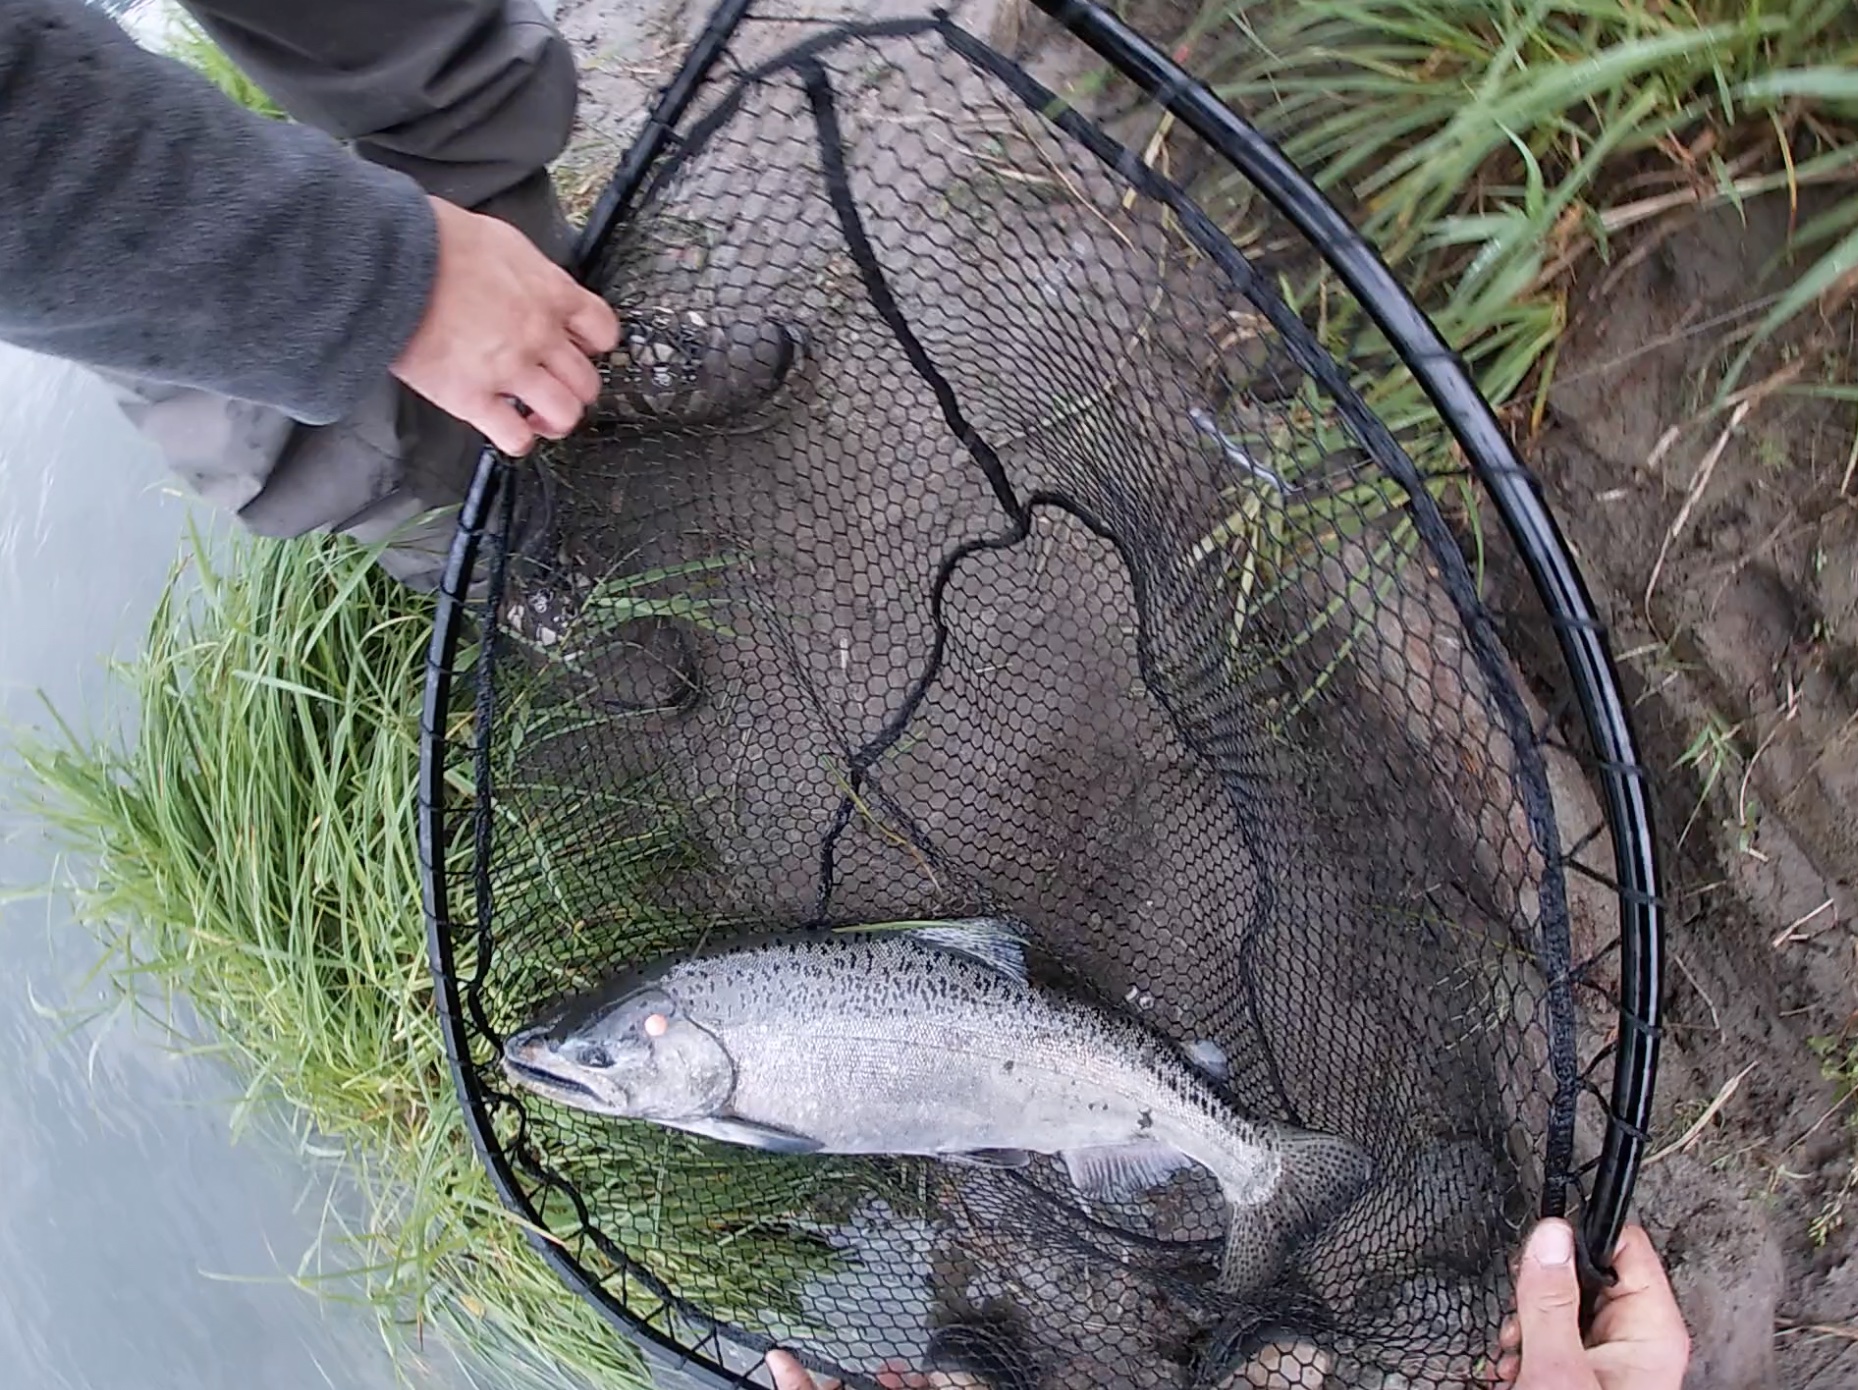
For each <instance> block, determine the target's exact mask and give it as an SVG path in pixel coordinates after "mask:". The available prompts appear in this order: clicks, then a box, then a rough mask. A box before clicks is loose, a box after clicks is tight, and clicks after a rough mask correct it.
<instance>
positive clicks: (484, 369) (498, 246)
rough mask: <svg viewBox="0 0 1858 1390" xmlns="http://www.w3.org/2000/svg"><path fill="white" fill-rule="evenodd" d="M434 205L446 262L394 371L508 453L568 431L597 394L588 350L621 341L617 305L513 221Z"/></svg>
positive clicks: (593, 351)
mask: <svg viewBox="0 0 1858 1390" xmlns="http://www.w3.org/2000/svg"><path fill="white" fill-rule="evenodd" d="M431 202H432V213H433V216H434V217H435V218H436V219H437V220H438V224H439V264H438V269H437V271H436V273H435V274H434V276H433V281H432V295H431V297H430V298H429V299H428V300H427V302H426V316H425V317H424V318H423V319H421V320H420V324H419V327H418V328H417V329H415V330H414V332H413V336H412V338H411V339H410V340H409V341H408V342H407V345H406V347H405V348H404V349H402V351H401V353H400V356H399V357H398V358H397V359H396V360H395V361H394V364H393V368H392V370H393V374H394V375H395V376H396V377H398V378H399V379H400V380H401V381H403V382H404V383H406V385H407V386H408V387H410V388H411V389H412V390H414V391H417V392H418V393H419V394H420V395H422V396H424V397H425V398H426V399H427V400H429V401H431V402H432V403H433V404H434V405H436V406H438V407H440V408H441V409H442V410H446V411H449V412H450V413H451V414H453V415H456V416H457V417H458V418H459V419H461V420H463V421H464V422H465V423H466V424H469V425H472V426H475V427H476V428H477V429H478V430H479V431H481V432H482V433H483V434H484V436H485V437H486V438H487V439H489V440H490V442H491V443H492V444H495V445H496V446H497V447H498V448H499V449H501V450H502V451H503V452H504V453H506V454H524V453H527V452H528V451H529V448H530V446H531V445H533V444H534V443H535V438H536V435H537V434H545V435H547V436H548V437H549V438H551V439H560V438H562V437H563V436H564V435H566V434H567V433H568V431H569V430H571V429H573V428H574V427H575V425H577V424H579V423H580V418H581V412H582V410H583V409H584V408H585V407H587V406H589V405H591V404H592V403H593V401H594V399H595V397H596V396H598V395H599V393H600V376H599V373H598V372H596V371H595V370H594V366H593V363H592V362H590V361H589V360H588V357H589V356H590V355H591V354H597V353H608V352H611V351H612V350H613V349H614V347H615V346H617V345H618V342H619V322H618V320H617V319H616V318H614V316H613V310H612V309H611V308H610V307H609V306H608V305H607V303H606V301H605V300H603V299H601V298H600V297H599V296H598V295H596V294H590V293H589V292H588V291H586V290H584V289H582V288H581V287H580V286H579V285H578V284H576V283H575V281H574V278H573V277H572V276H571V275H569V274H568V273H567V272H566V271H564V270H562V269H561V268H560V267H559V266H557V265H555V264H554V262H552V261H550V260H549V259H548V257H546V256H544V255H543V254H542V253H541V252H540V251H538V250H536V248H535V247H534V245H532V244H531V243H530V241H529V239H528V238H527V237H525V236H524V235H523V234H522V233H521V232H519V231H517V230H516V229H515V228H514V227H512V226H510V225H509V224H508V223H506V222H500V221H498V220H497V219H496V218H494V217H483V216H480V215H479V214H477V213H474V212H466V211H465V210H464V209H463V208H461V207H457V206H455V205H454V204H452V203H448V202H446V201H445V200H444V199H442V198H433V199H432V200H431ZM517 401H520V402H522V404H523V405H524V406H525V407H527V408H528V411H529V417H528V418H527V419H524V418H523V416H522V415H521V414H520V413H519V412H518V411H517V409H516V402H517Z"/></svg>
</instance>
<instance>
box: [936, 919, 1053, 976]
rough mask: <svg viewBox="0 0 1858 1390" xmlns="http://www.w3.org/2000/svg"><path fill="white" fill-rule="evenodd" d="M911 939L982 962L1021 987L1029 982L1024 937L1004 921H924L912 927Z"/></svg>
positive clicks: (1016, 927)
mask: <svg viewBox="0 0 1858 1390" xmlns="http://www.w3.org/2000/svg"><path fill="white" fill-rule="evenodd" d="M910 936H911V938H912V939H913V940H916V941H919V942H921V943H922V944H923V945H925V946H934V947H935V948H937V949H938V950H942V951H953V952H955V953H956V954H957V955H963V956H966V957H968V958H969V959H970V960H974V961H979V962H980V963H981V964H982V965H984V966H986V967H987V968H988V969H990V970H997V971H998V972H999V973H1000V974H1002V975H1005V976H1006V977H1007V978H1008V979H1010V980H1017V981H1018V982H1019V983H1020V984H1022V985H1023V984H1024V983H1025V982H1026V949H1025V946H1024V944H1023V942H1024V934H1023V931H1022V930H1021V928H1019V927H1018V926H1017V925H1016V924H1014V923H1012V922H1009V921H1007V920H1006V919H1005V918H1002V917H962V918H958V919H956V920H954V921H950V922H924V923H922V924H921V925H912V926H911V927H910Z"/></svg>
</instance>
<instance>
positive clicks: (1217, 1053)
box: [1181, 1038, 1232, 1086]
mask: <svg viewBox="0 0 1858 1390" xmlns="http://www.w3.org/2000/svg"><path fill="white" fill-rule="evenodd" d="M1181 1051H1182V1052H1184V1053H1186V1054H1187V1060H1188V1061H1189V1062H1191V1063H1193V1065H1194V1066H1195V1067H1196V1068H1197V1069H1198V1070H1200V1071H1202V1072H1204V1073H1205V1074H1206V1075H1208V1076H1210V1077H1212V1078H1213V1080H1215V1081H1217V1082H1218V1083H1219V1084H1220V1085H1222V1086H1225V1085H1229V1084H1231V1081H1232V1063H1231V1062H1230V1061H1229V1060H1227V1057H1226V1049H1225V1048H1223V1047H1221V1046H1220V1045H1219V1044H1218V1043H1216V1042H1214V1041H1213V1040H1212V1039H1211V1038H1195V1039H1194V1040H1193V1041H1192V1042H1185V1043H1182V1044H1181Z"/></svg>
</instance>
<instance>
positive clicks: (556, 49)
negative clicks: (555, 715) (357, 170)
mask: <svg viewBox="0 0 1858 1390" xmlns="http://www.w3.org/2000/svg"><path fill="white" fill-rule="evenodd" d="M183 3H184V4H185V6H186V8H187V9H188V10H189V11H191V12H192V13H193V15H194V17H195V18H196V19H197V20H198V21H199V22H200V24H201V26H202V27H203V28H204V29H205V30H206V31H207V32H208V33H209V34H210V35H211V36H212V38H213V39H214V41H215V42H217V43H218V44H219V45H220V46H221V47H222V48H223V49H225V51H226V53H227V56H229V57H230V58H231V59H232V60H233V61H234V62H235V63H237V64H238V66H239V67H240V68H241V69H243V70H244V71H245V72H246V73H247V74H248V75H249V76H250V77H251V78H252V79H253V80H254V81H256V82H257V83H258V84H259V85H260V86H261V87H263V88H264V90H265V91H266V92H267V93H269V94H270V96H271V99H272V100H273V101H275V102H276V103H277V104H278V105H279V106H280V107H282V108H283V109H284V110H285V111H286V112H288V113H289V114H290V115H291V116H292V117H293V118H294V119H296V120H298V121H301V122H303V123H305V124H307V125H314V126H316V127H319V128H320V129H322V130H325V131H327V132H329V133H330V134H331V135H334V136H336V137H337V138H338V139H341V140H345V141H352V142H353V146H354V149H355V152H356V153H357V154H358V155H360V156H361V157H362V158H364V159H369V160H373V161H374V162H376V163H379V164H384V165H387V166H389V167H390V168H394V169H398V170H401V171H402V172H404V173H406V174H408V175H410V176H411V177H412V178H414V179H415V180H417V181H418V182H419V184H420V185H421V186H422V187H423V188H424V189H425V190H426V191H427V192H428V193H431V194H434V195H436V196H438V197H441V198H445V199H447V200H448V201H450V202H454V203H457V204H459V205H461V206H463V207H468V208H474V209H476V210H477V211H479V212H483V213H488V214H490V215H492V216H496V217H500V218H502V219H503V220H505V221H507V222H510V223H512V224H513V225H515V226H516V227H518V228H520V229H521V230H522V231H523V232H524V233H526V234H527V235H528V236H529V238H530V239H531V240H532V241H534V242H535V243H536V244H537V245H538V246H539V247H541V248H542V250H543V251H544V252H546V253H547V254H548V255H549V256H551V257H552V258H553V259H554V260H555V261H556V262H557V263H561V264H565V263H566V261H567V258H568V255H569V253H570V251H571V250H572V247H573V232H572V229H571V228H570V227H569V226H568V225H567V223H566V221H565V220H564V219H563V217H562V215H561V211H560V208H559V207H558V205H557V204H556V201H555V195H554V189H553V187H552V185H551V183H550V181H549V177H548V174H547V171H546V166H547V165H548V164H549V162H550V161H552V160H553V159H554V158H555V157H556V156H557V155H559V154H560V153H561V151H562V149H563V147H564V146H565V145H566V144H567V140H568V133H569V130H570V127H571V126H572V124H573V120H574V108H575V98H576V89H575V72H574V60H573V57H572V55H571V53H570V52H569V49H568V45H567V43H566V41H565V40H564V39H563V38H562V37H561V35H560V34H559V33H558V32H557V31H556V30H555V28H554V27H553V25H551V24H550V23H549V22H548V20H547V19H545V18H544V17H543V15H542V13H541V11H540V10H538V9H537V8H536V6H535V4H534V3H533V0H183ZM104 375H105V379H106V380H107V381H108V382H109V383H110V384H111V385H112V386H113V387H114V388H115V390H116V392H117V396H118V399H119V401H120V402H121V404H122V408H123V410H124V413H125V414H127V415H128V416H129V418H130V420H131V421H133V422H134V423H135V424H136V426H137V427H138V428H139V429H140V430H141V431H142V432H143V433H144V434H146V435H148V436H149V437H150V438H152V439H153V440H154V441H155V442H156V444H157V445H158V446H159V447H160V448H161V450H162V451H163V453H164V454H165V455H166V456H167V459H168V462H169V465H170V467H171V468H172V469H173V470H174V472H175V474H176V475H177V476H178V477H179V478H180V479H181V481H182V482H184V483H185V484H186V485H187V486H188V487H189V488H190V489H192V490H193V491H194V492H195V493H197V494H198V495H199V496H200V497H202V498H204V499H205V500H206V501H208V502H210V503H213V504H214V505H216V506H219V507H222V508H224V509H226V510H228V511H230V512H232V513H234V514H235V515H236V516H237V517H238V518H239V520H240V521H241V522H242V523H243V524H244V525H245V526H246V527H248V528H249V529H250V530H252V531H254V532H256V533H258V534H259V535H265V536H300V535H304V534H307V533H309V532H312V531H330V532H336V533H340V534H343V535H347V536H350V537H352V538H353V539H355V540H357V541H359V542H362V543H364V544H379V543H383V542H384V543H385V548H384V549H383V551H382V553H381V565H382V567H383V568H384V569H386V570H387V572H388V573H390V574H392V575H394V576H395V577H396V578H398V579H400V580H401V581H403V582H404V583H407V584H409V585H411V586H413V587H415V588H421V589H430V588H433V587H435V586H436V585H437V583H438V580H439V576H440V575H441V573H442V572H443V569H444V565H445V557H446V553H447V551H448V550H449V548H450V545H451V538H452V533H453V529H454V521H455V509H456V506H457V504H458V503H459V502H461V501H462V500H463V498H464V493H465V490H466V488H467V487H468V486H469V484H470V481H471V474H472V470H473V468H474V466H475V464H476V460H477V457H478V452H479V449H480V448H481V443H482V441H481V440H480V438H479V437H478V436H477V434H476V433H475V432H474V431H473V430H471V429H470V428H469V427H468V426H466V425H464V424H462V423H460V422H459V421H457V420H455V419H453V418H452V417H451V416H449V415H447V414H445V412H443V411H441V410H439V409H438V408H437V407H436V406H433V405H431V404H430V403H428V402H427V401H425V400H423V399H422V398H420V397H418V396H416V395H414V394H413V393H412V392H411V391H408V390H407V389H405V388H404V387H402V386H401V385H400V384H399V383H398V382H397V381H395V380H394V379H393V378H391V377H386V376H384V377H383V378H382V379H381V381H380V383H379V385H378V386H377V387H376V388H375V389H374V390H373V391H372V392H370V393H369V395H368V397H367V398H366V399H365V400H363V401H362V403H361V404H360V405H359V406H358V407H357V408H356V409H355V410H354V411H353V412H352V413H351V414H350V415H349V416H347V417H346V418H344V419H342V420H338V421H336V422H335V423H334V424H330V425H322V426H308V425H303V424H300V423H298V422H297V421H295V420H292V419H290V418H289V417H288V416H285V415H283V414H281V413H280V412H278V411H276V410H273V409H271V408H269V407H266V406H262V405H255V404H253V403H251V402H247V401H235V400H228V399H226V398H225V397H221V396H215V395H212V394H211V393H209V392H203V391H196V390H191V389H188V388H184V387H175V386H168V385H163V384H159V383H151V382H146V381H140V380H132V379H128V378H124V377H122V376H120V375H116V374H104Z"/></svg>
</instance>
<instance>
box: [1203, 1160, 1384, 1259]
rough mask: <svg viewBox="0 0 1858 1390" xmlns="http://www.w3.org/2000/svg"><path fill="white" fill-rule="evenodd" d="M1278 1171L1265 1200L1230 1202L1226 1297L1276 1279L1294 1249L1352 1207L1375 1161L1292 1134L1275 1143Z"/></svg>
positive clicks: (1370, 1177) (1368, 1180)
mask: <svg viewBox="0 0 1858 1390" xmlns="http://www.w3.org/2000/svg"><path fill="white" fill-rule="evenodd" d="M1279 1156H1280V1159H1281V1167H1280V1168H1279V1172H1278V1179H1277V1182H1276V1184H1275V1185H1274V1186H1273V1187H1272V1189H1271V1191H1270V1194H1269V1195H1268V1196H1265V1197H1263V1198H1262V1199H1260V1198H1259V1197H1257V1196H1255V1195H1254V1196H1253V1198H1252V1200H1251V1201H1249V1202H1239V1201H1234V1200H1232V1196H1233V1194H1232V1193H1231V1192H1228V1193H1227V1205H1228V1207H1229V1217H1228V1224H1227V1228H1226V1249H1225V1254H1224V1257H1223V1258H1222V1259H1221V1261H1220V1279H1219V1282H1220V1286H1221V1288H1223V1289H1225V1290H1226V1291H1228V1292H1240V1291H1244V1290H1250V1289H1257V1288H1262V1287H1264V1286H1265V1285H1267V1284H1269V1283H1271V1282H1272V1281H1273V1280H1275V1279H1276V1278H1277V1277H1278V1275H1279V1272H1280V1271H1281V1270H1282V1268H1283V1265H1284V1262H1285V1261H1286V1260H1287V1259H1289V1257H1290V1256H1291V1255H1292V1254H1293V1253H1294V1252H1295V1250H1296V1248H1297V1247H1298V1246H1299V1245H1301V1244H1303V1242H1305V1241H1307V1240H1308V1239H1310V1237H1311V1236H1313V1235H1315V1234H1316V1233H1317V1232H1318V1231H1321V1230H1322V1229H1323V1228H1324V1227H1326V1226H1328V1225H1329V1223H1330V1222H1332V1221H1334V1220H1335V1219H1336V1218H1337V1217H1339V1216H1340V1215H1341V1214H1342V1213H1343V1212H1344V1211H1346V1210H1348V1208H1349V1207H1350V1206H1352V1205H1354V1203H1355V1201H1356V1199H1357V1198H1359V1197H1360V1196H1361V1194H1362V1193H1363V1192H1365V1191H1367V1189H1368V1186H1369V1184H1370V1183H1372V1182H1373V1181H1374V1172H1375V1165H1374V1159H1373V1158H1372V1157H1371V1156H1370V1155H1369V1153H1368V1151H1367V1150H1366V1149H1364V1148H1362V1147H1361V1146H1360V1145H1359V1144H1357V1143H1355V1142H1354V1141H1353V1140H1351V1139H1345V1138H1343V1137H1342V1136H1341V1135H1339V1134H1318V1133H1315V1132H1313V1131H1309V1130H1290V1131H1287V1132H1285V1133H1284V1134H1283V1135H1282V1136H1281V1138H1280V1141H1279Z"/></svg>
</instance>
